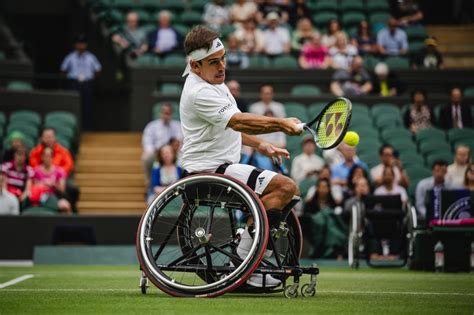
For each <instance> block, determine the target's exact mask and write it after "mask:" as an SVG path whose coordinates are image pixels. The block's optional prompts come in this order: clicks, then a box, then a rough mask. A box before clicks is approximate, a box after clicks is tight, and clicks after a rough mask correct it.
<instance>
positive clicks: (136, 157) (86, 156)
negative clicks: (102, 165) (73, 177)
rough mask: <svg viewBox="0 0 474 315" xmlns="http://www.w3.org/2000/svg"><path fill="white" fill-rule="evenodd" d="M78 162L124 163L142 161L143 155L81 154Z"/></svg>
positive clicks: (121, 153)
mask: <svg viewBox="0 0 474 315" xmlns="http://www.w3.org/2000/svg"><path fill="white" fill-rule="evenodd" d="M76 159H77V161H82V160H99V159H100V160H107V161H114V160H122V161H127V160H135V161H140V159H141V153H123V152H120V153H114V154H111V153H108V152H107V153H105V154H96V153H84V152H81V153H80V154H78V155H77V158H76Z"/></svg>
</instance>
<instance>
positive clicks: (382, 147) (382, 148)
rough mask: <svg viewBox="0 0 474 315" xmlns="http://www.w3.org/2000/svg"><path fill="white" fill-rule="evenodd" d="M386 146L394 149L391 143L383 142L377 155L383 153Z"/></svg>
mask: <svg viewBox="0 0 474 315" xmlns="http://www.w3.org/2000/svg"><path fill="white" fill-rule="evenodd" d="M387 148H390V149H392V151H395V148H394V147H393V145H391V144H388V143H384V144H383V145H382V146H381V147H380V149H379V155H382V154H383V150H385V149H387Z"/></svg>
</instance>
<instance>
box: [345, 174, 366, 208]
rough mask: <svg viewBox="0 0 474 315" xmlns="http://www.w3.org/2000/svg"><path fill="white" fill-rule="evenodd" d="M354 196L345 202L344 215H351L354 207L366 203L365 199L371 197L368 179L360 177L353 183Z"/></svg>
mask: <svg viewBox="0 0 474 315" xmlns="http://www.w3.org/2000/svg"><path fill="white" fill-rule="evenodd" d="M353 185H354V188H353V195H352V197H350V198H349V199H347V200H346V201H345V202H344V213H345V214H346V215H348V216H349V215H350V213H351V212H352V207H353V206H354V205H356V204H358V203H361V202H364V199H365V197H367V196H368V195H370V185H369V181H368V180H367V178H364V177H359V178H357V179H355V180H354V181H353Z"/></svg>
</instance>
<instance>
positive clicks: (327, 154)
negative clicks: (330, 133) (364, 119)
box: [323, 143, 359, 167]
mask: <svg viewBox="0 0 474 315" xmlns="http://www.w3.org/2000/svg"><path fill="white" fill-rule="evenodd" d="M342 147H343V144H342V143H341V144H339V145H338V146H337V147H335V148H333V149H329V150H323V158H324V160H325V161H326V163H327V164H329V166H330V167H333V166H334V165H336V164H339V163H342V162H344V159H345V158H344V154H342V152H341V148H342ZM354 160H355V161H356V162H357V161H359V157H358V156H357V155H356V156H355V157H354Z"/></svg>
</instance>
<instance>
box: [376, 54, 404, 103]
mask: <svg viewBox="0 0 474 315" xmlns="http://www.w3.org/2000/svg"><path fill="white" fill-rule="evenodd" d="M374 73H375V76H374V78H373V80H372V86H373V90H372V94H375V95H379V96H383V97H387V96H396V95H397V93H398V90H399V87H398V79H397V77H396V75H395V74H394V73H393V72H392V71H390V70H389V68H388V66H387V64H386V63H384V62H379V63H377V65H376V66H375V69H374Z"/></svg>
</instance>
